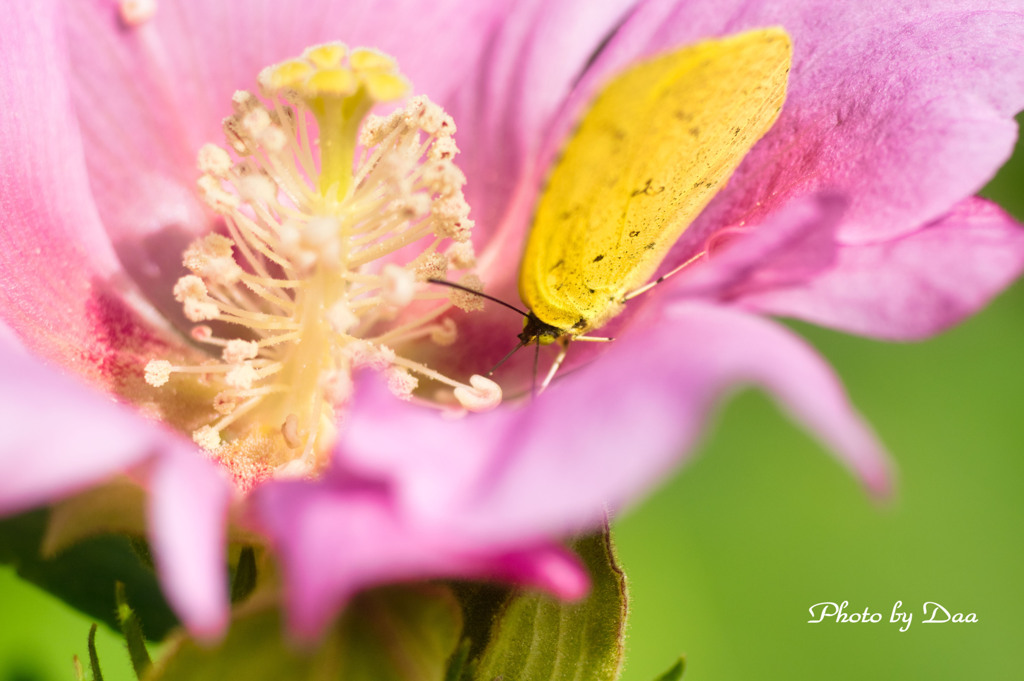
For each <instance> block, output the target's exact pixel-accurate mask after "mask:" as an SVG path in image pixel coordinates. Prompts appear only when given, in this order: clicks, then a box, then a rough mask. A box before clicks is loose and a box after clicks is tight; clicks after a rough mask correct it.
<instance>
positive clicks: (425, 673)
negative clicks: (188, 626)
mask: <svg viewBox="0 0 1024 681" xmlns="http://www.w3.org/2000/svg"><path fill="white" fill-rule="evenodd" d="M461 630H462V616H461V613H460V610H459V605H458V601H457V600H456V599H455V597H454V596H452V594H451V592H450V591H449V590H448V589H447V588H445V587H443V586H440V585H428V584H421V585H415V586H404V587H391V588H387V589H378V590H376V591H372V592H368V593H365V594H360V595H359V596H357V597H356V598H355V599H353V601H352V602H351V603H350V604H349V607H348V608H347V609H346V610H345V613H344V615H343V616H342V617H341V618H340V620H339V621H338V622H337V623H336V624H335V625H334V626H333V627H332V628H331V629H330V631H329V632H328V633H327V634H326V635H325V636H324V638H323V639H322V640H321V641H320V642H319V643H318V644H317V645H316V646H314V647H313V648H312V649H308V650H302V649H299V648H298V647H296V646H295V645H294V644H291V643H290V642H289V641H288V640H287V639H286V637H285V635H284V628H283V625H282V622H281V614H280V611H279V610H278V609H277V608H276V607H272V606H267V605H263V606H257V605H254V604H252V603H251V602H250V604H249V605H247V606H243V607H242V608H240V609H239V610H238V611H236V613H235V617H234V619H233V621H232V625H231V628H230V630H229V631H228V634H227V636H226V638H225V639H224V640H223V641H222V642H221V643H220V645H218V646H217V647H215V648H208V647H203V646H201V645H199V644H198V643H197V642H196V641H194V640H192V639H190V638H187V637H186V636H184V635H183V634H181V635H179V636H178V638H176V639H174V641H173V642H172V643H171V644H170V645H169V646H168V649H167V651H166V653H165V655H164V656H163V657H162V658H161V659H160V660H158V661H157V662H156V663H155V665H154V666H153V667H152V668H151V669H150V672H149V674H147V675H146V677H145V681H222V679H245V680H246V681H278V680H279V679H289V681H306V680H309V681H312V680H314V679H315V680H317V681H322V680H326V679H337V680H338V681H444V678H445V672H446V670H447V668H448V660H449V658H451V657H452V654H453V653H454V652H455V650H456V646H457V645H458V643H459V636H460V633H461Z"/></svg>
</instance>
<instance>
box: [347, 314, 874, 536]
mask: <svg viewBox="0 0 1024 681" xmlns="http://www.w3.org/2000/svg"><path fill="white" fill-rule="evenodd" d="M652 307H653V306H652ZM640 321H641V323H642V320H640ZM641 323H638V324H635V325H634V328H633V332H632V333H630V334H628V335H627V336H626V337H623V338H621V339H620V340H617V341H616V342H615V343H614V344H612V345H613V347H612V348H611V349H610V350H609V351H608V352H607V354H605V355H604V356H603V357H602V358H601V360H600V361H598V362H594V363H591V364H589V365H587V366H585V367H583V368H582V369H580V370H578V371H577V372H574V373H573V374H572V375H568V376H563V379H562V380H560V381H557V382H556V383H555V384H554V385H552V386H551V388H550V389H549V390H548V391H547V392H546V393H544V394H543V395H542V396H541V397H540V398H538V399H537V400H536V401H535V402H533V403H530V404H529V405H526V406H524V407H522V408H519V409H516V408H515V407H512V406H510V407H506V408H503V409H501V410H498V411H496V412H491V413H488V414H480V415H472V416H470V417H467V418H466V419H464V420H462V421H459V422H456V423H451V424H448V425H445V426H443V429H444V430H442V426H441V425H437V423H436V418H435V419H434V421H433V422H431V421H429V420H428V419H427V418H426V417H424V416H423V415H422V414H421V413H420V412H419V411H416V408H415V407H408V408H393V409H392V410H391V411H390V419H389V420H388V422H386V423H385V422H383V420H382V419H378V420H377V421H376V422H375V421H374V420H372V419H368V418H364V413H363V412H362V411H361V407H360V406H359V405H360V402H362V398H360V399H359V400H356V408H355V413H354V414H353V418H352V419H351V420H350V421H349V423H348V429H347V430H346V432H345V435H344V438H343V440H342V442H341V444H340V446H339V449H338V464H339V466H342V467H347V468H348V469H349V470H354V471H357V472H358V473H359V474H362V475H369V476H373V477H375V478H377V479H381V480H386V481H388V482H389V483H390V484H393V485H395V491H396V493H397V494H398V495H399V497H398V498H399V499H400V501H401V504H402V506H403V508H404V509H405V510H404V511H403V513H404V514H406V515H408V516H409V517H415V518H425V519H428V521H429V522H431V523H433V524H444V523H448V524H452V525H453V527H457V528H458V531H459V532H460V533H468V534H471V535H473V536H475V537H476V538H477V541H481V542H488V543H497V544H501V543H504V542H509V541H515V540H524V539H536V538H538V537H544V536H551V535H553V534H556V533H567V532H573V531H578V530H580V529H583V528H586V527H592V526H594V525H596V524H597V523H599V522H600V520H601V518H602V514H603V512H604V508H605V505H606V504H607V505H610V506H611V507H612V508H619V507H621V506H623V505H624V504H626V503H628V502H629V501H630V500H632V499H634V498H636V497H638V496H639V495H641V494H642V493H643V491H644V490H646V489H647V488H649V487H650V486H651V485H652V484H654V483H655V482H656V481H657V480H658V479H659V478H660V477H661V476H663V475H664V474H665V473H667V472H668V471H669V470H670V469H671V468H672V467H674V466H675V465H676V464H677V463H678V461H679V460H680V459H681V458H682V457H683V456H684V454H685V452H686V451H687V449H688V448H690V447H691V446H692V445H693V444H694V442H695V441H696V438H697V436H698V435H699V433H700V431H701V429H702V428H703V425H704V423H705V421H706V417H707V416H708V413H709V411H710V409H711V408H712V406H713V404H714V403H715V401H716V399H717V398H718V397H719V396H721V395H722V394H723V393H724V392H725V391H726V390H728V389H730V388H733V387H735V386H737V385H739V384H744V383H753V384H755V385H758V386H760V387H763V388H764V389H765V390H767V391H768V392H769V393H771V394H773V395H774V396H775V397H776V398H777V399H778V400H779V401H780V403H781V404H782V406H783V407H785V408H786V409H787V411H789V413H790V414H791V415H792V416H793V417H794V418H796V419H797V420H798V421H800V422H801V423H802V424H803V425H804V426H805V427H807V428H808V429H809V430H811V431H812V432H813V433H814V434H816V435H817V436H818V437H819V438H820V439H821V440H822V441H823V442H824V443H825V444H826V445H827V446H829V447H830V448H831V449H833V450H834V451H835V452H836V454H837V456H839V458H840V459H841V460H842V461H843V462H844V463H845V464H846V465H847V466H848V467H849V468H850V469H851V470H853V471H854V472H855V473H856V474H857V475H858V476H859V477H860V478H861V479H862V480H863V481H864V483H865V484H866V485H867V486H868V488H869V489H871V490H872V491H873V492H876V493H880V494H882V493H885V492H886V490H887V488H888V484H889V480H888V462H887V459H886V455H885V452H884V450H883V448H882V446H881V445H880V444H879V443H878V441H877V440H876V438H875V436H874V435H873V434H872V432H871V431H870V429H869V428H868V427H867V426H866V425H865V424H864V423H863V422H862V421H861V420H860V418H859V417H858V416H857V414H856V413H855V412H854V411H853V409H852V408H851V407H850V405H849V403H848V401H847V399H846V396H845V394H844V393H843V390H842V388H841V386H840V384H839V382H838V380H837V379H836V377H835V375H834V374H833V373H832V371H831V370H830V369H829V367H828V365H827V364H826V363H825V362H823V361H822V360H821V358H820V357H818V355H817V354H815V353H814V351H813V350H812V349H811V348H810V347H809V346H807V345H806V344H805V343H804V342H803V341H801V340H800V339H798V338H797V337H796V336H795V335H793V334H792V333H790V332H789V331H787V330H786V329H784V328H783V327H781V326H778V325H776V324H774V323H772V322H770V321H767V320H764V319H761V318H759V317H756V316H752V315H748V314H745V313H743V312H741V311H738V310H732V309H729V308H724V307H711V306H708V305H706V304H698V303H682V302H680V303H674V304H672V305H671V306H670V307H669V308H668V309H665V310H664V311H663V315H662V316H661V317H660V318H657V319H656V320H651V319H648V320H647V322H646V324H644V325H643V326H642V327H641ZM638 327H639V328H638ZM572 351H575V347H574V348H573V349H572ZM372 402H373V399H372V398H371V399H370V400H369V402H368V404H372ZM410 443H415V444H413V445H410ZM446 518H447V519H448V520H446Z"/></svg>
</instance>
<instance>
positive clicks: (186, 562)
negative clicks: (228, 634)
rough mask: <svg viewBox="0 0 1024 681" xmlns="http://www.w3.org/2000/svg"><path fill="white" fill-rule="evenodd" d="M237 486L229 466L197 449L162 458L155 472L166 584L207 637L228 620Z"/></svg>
mask: <svg viewBox="0 0 1024 681" xmlns="http://www.w3.org/2000/svg"><path fill="white" fill-rule="evenodd" d="M183 449H184V448H183ZM231 489H232V488H231V484H230V483H229V482H228V481H227V480H226V479H225V477H224V475H223V471H222V470H220V469H219V468H217V466H216V465H214V464H212V463H210V462H209V461H207V460H205V459H204V458H202V457H201V456H199V453H198V452H197V451H195V450H194V448H188V449H184V451H176V452H174V453H173V454H172V455H168V456H164V457H161V458H159V459H157V460H156V461H155V462H154V465H153V468H152V470H151V471H150V475H149V491H150V504H149V537H150V544H151V546H152V549H153V558H154V561H155V563H156V568H157V573H158V574H159V576H160V584H161V586H162V587H163V590H164V594H165V595H166V596H167V600H168V602H169V603H170V604H171V606H172V607H173V608H174V611H175V612H176V613H177V614H178V616H179V617H180V618H181V621H182V622H183V623H184V625H185V626H186V627H187V628H188V630H189V631H190V632H191V633H192V634H194V635H196V636H199V637H201V638H207V639H211V638H216V637H218V636H220V635H221V634H222V633H223V632H224V630H225V629H226V628H227V625H228V596H227V579H226V575H225V570H224V566H225V564H226V562H227V556H226V554H225V545H226V526H227V511H228V503H229V501H230V499H231Z"/></svg>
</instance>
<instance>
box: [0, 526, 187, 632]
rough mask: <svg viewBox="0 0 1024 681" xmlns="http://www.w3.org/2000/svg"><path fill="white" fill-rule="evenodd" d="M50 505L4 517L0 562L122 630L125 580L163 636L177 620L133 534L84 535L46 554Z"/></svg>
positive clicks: (140, 611) (144, 617) (143, 616)
mask: <svg viewBox="0 0 1024 681" xmlns="http://www.w3.org/2000/svg"><path fill="white" fill-rule="evenodd" d="M48 515H49V514H48V511H47V510H45V509H41V510H36V511H31V512H29V513H23V514H21V515H17V516H12V517H8V518H3V519H0V562H3V563H8V564H11V565H12V566H13V567H14V568H15V569H16V571H17V573H18V575H19V576H20V577H21V578H22V579H25V580H27V581H29V582H32V583H33V584H35V585H36V586H38V587H40V588H41V589H44V590H46V591H48V592H49V593H51V594H53V595H54V596H56V597H57V598H60V599H61V600H63V601H64V602H65V603H67V604H68V605H70V606H71V607H73V608H77V609H78V610H80V611H82V612H84V613H85V614H86V615H88V616H89V617H91V618H92V619H95V620H98V621H101V622H103V623H105V624H107V625H108V626H110V627H111V628H112V629H114V630H115V631H119V630H120V628H121V627H120V623H119V622H118V620H117V604H116V602H115V599H114V585H115V583H116V582H123V583H124V585H125V592H126V594H127V597H128V600H129V601H130V602H131V604H132V607H133V609H134V610H135V613H136V614H137V615H138V617H139V619H140V621H141V624H142V628H143V630H144V631H145V632H146V634H147V635H148V636H150V637H151V639H150V640H159V639H161V638H163V637H164V636H165V635H166V634H167V632H169V631H170V630H171V629H173V628H174V627H175V626H176V625H177V619H176V618H175V616H174V614H173V613H172V612H171V609H170V608H169V607H168V605H167V602H166V601H165V600H164V597H163V595H162V594H161V592H160V586H159V584H158V583H157V579H156V575H155V574H154V573H153V571H152V570H150V569H149V568H148V566H146V565H145V564H143V562H142V560H140V557H139V553H138V552H137V551H136V550H135V549H134V548H133V546H132V542H131V540H129V539H128V538H127V537H124V536H120V535H103V536H97V537H91V538H88V539H82V540H81V541H78V542H77V543H75V544H74V545H73V546H68V547H65V548H64V549H63V550H62V551H60V553H58V554H57V555H54V556H50V557H47V558H44V557H43V555H42V551H41V546H42V543H43V537H44V535H45V534H46V532H47V524H48Z"/></svg>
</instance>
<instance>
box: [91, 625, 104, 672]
mask: <svg viewBox="0 0 1024 681" xmlns="http://www.w3.org/2000/svg"><path fill="white" fill-rule="evenodd" d="M89 670H90V671H92V681H103V672H102V671H100V656H99V655H98V654H97V653H96V625H95V624H94V625H92V626H91V627H89Z"/></svg>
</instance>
